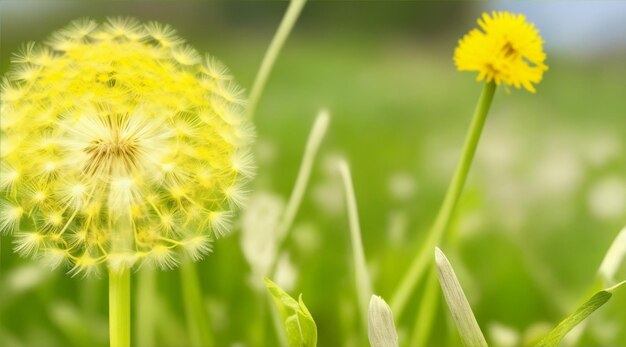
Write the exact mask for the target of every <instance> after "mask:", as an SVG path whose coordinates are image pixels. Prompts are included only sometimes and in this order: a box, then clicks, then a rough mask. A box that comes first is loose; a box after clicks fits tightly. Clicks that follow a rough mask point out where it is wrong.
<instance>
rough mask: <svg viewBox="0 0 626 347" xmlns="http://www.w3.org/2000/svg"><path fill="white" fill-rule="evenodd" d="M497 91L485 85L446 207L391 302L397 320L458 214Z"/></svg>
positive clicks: (492, 85) (446, 199)
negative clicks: (452, 218) (457, 208)
mask: <svg viewBox="0 0 626 347" xmlns="http://www.w3.org/2000/svg"><path fill="white" fill-rule="evenodd" d="M495 90H496V85H495V83H494V82H489V83H485V85H484V87H483V90H482V93H481V95H480V99H479V100H478V105H477V106H476V110H475V111H474V116H473V119H472V123H471V125H470V129H469V132H468V133H467V136H466V138H465V143H464V145H463V150H462V152H461V157H460V158H459V162H458V164H457V168H456V171H455V173H454V176H453V178H452V181H451V182H450V185H449V186H448V191H447V193H446V196H445V198H444V200H443V204H442V205H441V208H440V209H439V213H438V214H437V218H436V219H435V222H434V224H433V227H432V229H431V230H430V233H429V234H428V236H427V239H426V241H425V242H424V243H423V244H422V247H421V248H420V250H419V252H418V253H417V254H416V255H415V257H414V258H413V262H412V263H411V265H410V266H409V269H408V271H407V272H406V273H405V275H404V277H403V278H402V281H401V282H400V286H399V287H398V289H397V290H396V292H395V293H394V295H393V297H392V301H391V308H392V311H393V312H394V314H395V315H396V319H398V318H399V317H401V316H402V313H403V312H404V309H405V308H406V304H407V302H408V300H409V298H410V296H411V293H412V292H413V291H414V290H415V286H416V285H417V282H418V281H419V279H420V278H421V276H422V275H423V274H424V272H425V271H426V269H427V268H428V266H429V265H430V264H432V249H433V248H435V247H436V246H437V245H438V244H439V242H440V241H441V240H442V239H443V236H444V234H445V232H446V229H447V228H448V225H449V224H450V219H451V217H452V214H453V213H454V210H455V207H456V205H457V202H458V200H459V197H460V196H461V193H462V192H463V186H464V185H465V180H466V179H467V174H468V172H469V169H470V167H471V165H472V160H473V158H474V153H476V147H477V146H478V141H479V140H480V135H481V133H482V129H483V126H484V125H485V120H486V119H487V113H488V112H489V107H490V106H491V101H492V100H493V95H494V93H495Z"/></svg>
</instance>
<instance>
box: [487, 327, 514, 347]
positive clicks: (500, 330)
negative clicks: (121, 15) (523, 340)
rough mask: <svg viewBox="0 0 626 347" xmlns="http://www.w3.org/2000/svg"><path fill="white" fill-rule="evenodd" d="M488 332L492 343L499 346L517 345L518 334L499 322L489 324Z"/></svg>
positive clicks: (512, 346) (509, 346)
mask: <svg viewBox="0 0 626 347" xmlns="http://www.w3.org/2000/svg"><path fill="white" fill-rule="evenodd" d="M489 334H490V335H491V341H493V344H494V345H496V346H500V347H515V346H519V345H520V343H519V340H520V334H519V333H518V332H517V331H516V330H515V329H513V328H511V327H509V326H507V325H504V324H502V323H499V322H493V323H490V324H489Z"/></svg>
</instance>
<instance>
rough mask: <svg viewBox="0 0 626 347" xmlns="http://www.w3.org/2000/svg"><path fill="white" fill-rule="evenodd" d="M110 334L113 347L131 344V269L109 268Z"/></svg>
mask: <svg viewBox="0 0 626 347" xmlns="http://www.w3.org/2000/svg"><path fill="white" fill-rule="evenodd" d="M109 335H110V339H111V347H129V346H130V270H129V269H128V268H126V267H123V268H122V269H121V270H119V271H116V270H112V269H109Z"/></svg>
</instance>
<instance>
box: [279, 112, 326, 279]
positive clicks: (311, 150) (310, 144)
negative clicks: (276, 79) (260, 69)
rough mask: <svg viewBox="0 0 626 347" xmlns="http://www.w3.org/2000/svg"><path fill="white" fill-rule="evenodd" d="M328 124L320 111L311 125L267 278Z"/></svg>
mask: <svg viewBox="0 0 626 347" xmlns="http://www.w3.org/2000/svg"><path fill="white" fill-rule="evenodd" d="M329 122H330V115H329V114H328V112H327V111H325V110H322V111H320V112H319V113H318V114H317V117H316V118H315V123H313V128H312V129H311V133H310V134H309V139H308V140H307V143H306V148H305V149H304V155H303V156H302V163H301V164H300V169H299V170H298V176H297V177H296V183H295V184H294V187H293V190H292V191H291V196H289V202H287V207H286V208H285V212H284V213H283V214H282V215H281V217H280V220H279V222H278V226H276V233H275V235H276V252H274V255H273V258H272V261H271V262H270V267H269V271H268V274H267V277H269V278H272V277H274V275H275V274H276V267H277V266H278V258H279V257H280V254H281V253H282V251H283V248H284V247H285V241H286V240H287V235H288V233H289V230H291V226H292V225H293V221H294V220H295V218H296V213H297V212H298V209H299V208H300V204H301V203H302V198H303V196H304V192H305V190H306V187H307V186H308V184H309V178H310V177H311V171H312V170H313V163H314V161H315V156H316V155H317V152H318V150H319V148H320V145H321V144H322V139H323V138H324V135H325V134H326V129H328V123H329Z"/></svg>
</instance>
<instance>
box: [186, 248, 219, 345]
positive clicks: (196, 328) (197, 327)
mask: <svg viewBox="0 0 626 347" xmlns="http://www.w3.org/2000/svg"><path fill="white" fill-rule="evenodd" d="M180 276H181V285H182V289H183V301H184V302H185V314H186V316H187V327H188V329H189V338H190V341H191V344H192V345H193V346H197V347H209V346H213V336H212V335H211V327H210V326H209V318H208V315H207V312H206V309H205V306H204V303H203V302H202V290H201V289H200V281H199V280H198V271H197V270H196V263H194V262H193V261H191V260H188V261H187V262H185V264H183V265H182V266H181V267H180Z"/></svg>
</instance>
